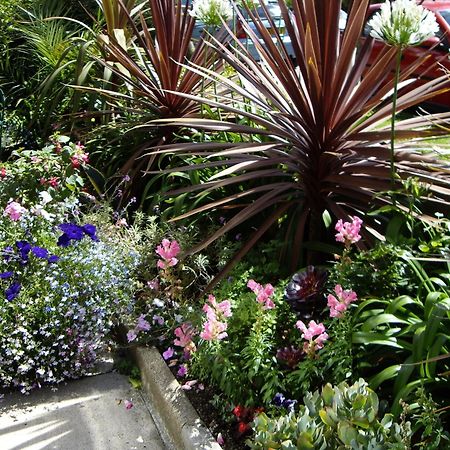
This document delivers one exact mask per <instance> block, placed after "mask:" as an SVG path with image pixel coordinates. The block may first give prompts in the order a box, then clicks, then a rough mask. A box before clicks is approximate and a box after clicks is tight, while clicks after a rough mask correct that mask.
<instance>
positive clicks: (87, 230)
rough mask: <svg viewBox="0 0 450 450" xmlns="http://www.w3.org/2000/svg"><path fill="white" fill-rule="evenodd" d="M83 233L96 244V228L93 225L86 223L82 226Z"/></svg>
mask: <svg viewBox="0 0 450 450" xmlns="http://www.w3.org/2000/svg"><path fill="white" fill-rule="evenodd" d="M82 228H83V231H84V232H85V233H86V234H87V235H88V236H89V237H90V238H91V239H92V240H93V241H95V242H98V237H97V235H96V233H97V228H96V227H95V225H91V224H90V223H87V224H86V225H83V227H82Z"/></svg>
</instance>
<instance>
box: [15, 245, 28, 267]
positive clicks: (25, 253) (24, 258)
mask: <svg viewBox="0 0 450 450" xmlns="http://www.w3.org/2000/svg"><path fill="white" fill-rule="evenodd" d="M16 247H17V248H18V250H19V253H20V257H21V258H22V261H21V263H22V264H26V263H27V262H28V254H29V253H30V251H31V244H30V243H29V242H27V241H17V242H16Z"/></svg>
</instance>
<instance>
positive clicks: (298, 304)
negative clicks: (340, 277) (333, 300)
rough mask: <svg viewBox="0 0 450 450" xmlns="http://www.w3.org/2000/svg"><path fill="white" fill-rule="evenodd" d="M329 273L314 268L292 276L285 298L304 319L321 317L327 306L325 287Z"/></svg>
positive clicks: (309, 267) (311, 267) (308, 268)
mask: <svg viewBox="0 0 450 450" xmlns="http://www.w3.org/2000/svg"><path fill="white" fill-rule="evenodd" d="M327 276H328V275H327V272H326V271H325V270H322V269H319V268H317V267H314V266H308V267H307V268H306V270H305V271H303V272H298V273H296V274H295V275H293V276H292V278H291V281H290V282H289V283H288V285H287V286H286V289H285V292H284V296H285V298H286V300H287V301H288V303H289V304H290V305H291V307H292V309H293V310H294V311H295V312H296V313H297V314H298V315H299V317H300V318H302V319H306V320H307V319H310V318H313V317H318V316H320V314H321V312H322V310H323V309H324V308H325V306H326V299H325V296H324V287H325V282H326V280H327Z"/></svg>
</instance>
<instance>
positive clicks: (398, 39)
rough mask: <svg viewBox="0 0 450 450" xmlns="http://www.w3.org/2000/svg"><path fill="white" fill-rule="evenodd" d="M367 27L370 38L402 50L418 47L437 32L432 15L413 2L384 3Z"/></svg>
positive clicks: (403, 0)
mask: <svg viewBox="0 0 450 450" xmlns="http://www.w3.org/2000/svg"><path fill="white" fill-rule="evenodd" d="M368 25H369V26H370V27H371V28H372V30H371V32H370V35H371V36H372V37H374V38H377V39H381V40H383V41H385V42H386V43H387V44H389V45H392V46H399V47H403V48H404V47H407V46H410V45H418V44H420V43H422V42H423V41H425V40H426V39H428V38H430V37H432V36H434V35H435V34H436V33H438V31H439V26H438V24H437V21H436V16H435V15H434V13H433V12H431V11H429V10H427V9H425V8H424V7H423V6H421V5H418V4H417V2H416V1H415V0H396V1H393V2H391V1H386V2H385V3H383V4H382V5H381V8H380V12H378V13H377V14H375V16H374V17H373V18H372V19H371V20H370V21H369V23H368Z"/></svg>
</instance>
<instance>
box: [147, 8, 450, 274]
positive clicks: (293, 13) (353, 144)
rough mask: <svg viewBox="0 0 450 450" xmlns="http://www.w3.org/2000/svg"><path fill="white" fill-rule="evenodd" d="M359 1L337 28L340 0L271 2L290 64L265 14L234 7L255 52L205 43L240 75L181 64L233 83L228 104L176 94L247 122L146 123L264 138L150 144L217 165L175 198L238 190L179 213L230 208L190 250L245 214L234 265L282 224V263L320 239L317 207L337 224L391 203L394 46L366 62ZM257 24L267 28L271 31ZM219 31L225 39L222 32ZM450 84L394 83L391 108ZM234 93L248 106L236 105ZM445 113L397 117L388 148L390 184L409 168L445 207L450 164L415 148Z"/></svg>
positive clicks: (443, 80)
mask: <svg viewBox="0 0 450 450" xmlns="http://www.w3.org/2000/svg"><path fill="white" fill-rule="evenodd" d="M368 3H369V1H368V0H355V1H353V3H352V7H351V9H350V11H349V13H348V19H347V22H346V26H345V29H344V30H343V31H342V30H340V29H339V14H340V9H341V2H340V0H293V2H292V10H290V9H289V8H287V6H286V4H285V1H284V0H279V6H280V8H281V13H282V17H283V20H284V23H285V28H286V31H287V33H288V34H289V36H290V39H291V42H292V46H293V51H294V56H295V58H294V59H295V62H296V64H295V63H294V61H293V60H292V58H290V57H289V55H288V51H287V49H286V47H285V45H284V43H283V39H282V38H281V36H280V35H279V33H278V32H277V31H276V30H277V27H276V23H274V20H273V19H272V18H271V17H270V15H269V14H268V12H267V10H266V14H265V15H264V17H263V19H264V21H262V20H261V17H258V16H257V13H256V12H255V10H252V9H251V8H250V7H247V8H246V9H247V14H248V16H249V17H250V18H251V19H252V21H253V24H254V28H252V26H251V25H250V24H249V23H247V22H246V21H245V20H244V18H243V17H242V15H241V13H240V12H239V10H236V14H237V15H238V17H239V18H240V19H241V22H242V25H243V28H244V30H245V32H246V34H247V36H248V37H249V39H251V41H252V42H253V45H254V46H255V48H256V50H257V53H258V57H255V56H253V55H252V53H251V52H250V51H249V50H248V49H247V46H246V45H245V43H243V42H241V41H239V40H238V39H234V46H225V45H223V44H221V43H220V42H218V41H214V42H213V43H212V44H210V45H211V47H212V48H213V49H214V50H215V52H216V53H217V56H218V57H220V58H223V59H224V60H225V61H226V62H227V63H228V64H229V65H230V66H231V67H232V68H233V69H234V70H235V71H236V73H237V74H238V76H237V77H234V78H225V77H222V76H220V75H218V74H215V73H213V72H211V71H208V70H206V69H204V68H202V67H199V66H197V65H195V64H191V65H190V69H191V70H192V72H193V73H196V74H201V75H203V76H204V77H205V78H206V79H208V80H215V81H217V82H218V83H220V84H221V85H222V86H223V88H224V90H226V89H228V90H229V91H232V92H233V93H234V94H233V100H234V101H235V103H234V104H233V103H230V102H231V99H229V98H228V99H224V100H223V101H217V102H215V101H211V100H209V99H205V98H198V97H195V96H191V95H186V94H185V95H183V97H184V98H186V99H189V100H197V101H199V102H203V103H205V104H207V105H209V106H211V107H214V108H219V109H221V110H223V111H226V112H227V113H231V114H234V115H235V116H236V117H237V118H238V119H239V118H240V119H242V118H246V119H247V121H251V122H252V123H253V126H251V127H244V126H242V125H240V124H239V123H238V122H239V121H238V120H236V119H235V120H234V121H228V122H225V123H224V122H223V121H222V122H221V121H212V120H196V121H193V120H189V119H183V120H171V121H169V120H165V121H159V122H155V125H160V126H161V125H162V126H175V125H176V126H180V125H186V126H189V127H196V128H197V129H203V130H215V129H216V130H228V131H234V132H239V133H246V134H248V135H252V134H253V135H255V134H256V135H259V136H261V135H265V136H266V139H265V142H262V143H261V142H252V141H251V140H248V141H245V142H241V143H237V144H230V143H223V144H217V143H216V144H215V145H214V144H211V143H210V144H209V146H205V144H186V145H176V146H172V147H169V148H166V149H157V150H156V153H158V152H172V153H174V154H176V153H181V154H191V155H195V156H197V157H200V158H203V159H202V160H200V161H201V164H203V163H205V161H207V164H208V167H209V168H211V167H216V169H217V171H216V173H214V175H213V176H211V178H210V179H209V180H208V182H206V183H203V184H200V185H194V186H191V187H189V188H186V189H182V190H179V191H177V192H176V194H180V193H185V192H198V191H200V194H198V196H204V194H205V192H208V191H213V190H219V189H220V190H221V192H223V191H224V188H226V187H228V186H236V185H238V186H240V188H239V191H238V192H237V193H236V192H233V193H232V194H229V195H226V191H225V194H223V197H222V198H220V199H219V200H216V201H214V202H210V203H207V204H203V205H201V206H200V207H197V208H194V209H193V210H191V211H189V212H188V213H186V214H184V215H182V216H180V217H179V218H185V217H189V216H190V215H193V214H197V213H204V212H206V211H210V210H216V209H219V208H221V207H224V206H227V207H231V206H234V207H235V209H234V211H236V212H235V214H234V215H233V216H232V217H231V218H229V220H228V221H227V223H226V224H225V225H224V226H223V227H222V228H221V229H219V230H218V231H217V232H215V233H214V234H213V235H211V236H209V237H208V238H207V239H205V240H204V242H203V243H202V244H201V245H199V246H198V247H196V248H195V249H193V251H198V250H200V249H202V248H204V247H205V246H207V245H209V244H210V243H211V242H213V241H214V240H215V239H217V238H218V237H220V236H222V235H223V234H225V233H226V232H228V231H230V230H231V229H232V228H234V227H236V226H238V225H241V224H242V223H243V222H245V221H249V220H251V221H252V226H253V228H256V230H255V231H254V232H253V233H252V235H251V236H250V237H249V239H248V240H247V242H246V243H245V245H244V246H243V247H242V249H241V251H240V252H239V254H237V256H236V258H235V259H234V261H232V263H234V262H235V261H236V260H237V259H238V258H240V257H241V256H242V255H243V254H245V252H246V251H248V250H249V249H250V248H251V247H252V246H253V245H254V244H255V242H256V241H257V240H258V239H259V238H260V237H261V236H262V235H263V234H264V233H265V232H266V231H267V230H268V229H269V228H271V227H272V226H280V224H281V225H283V226H284V228H285V230H286V231H287V239H286V242H287V243H288V246H289V248H290V249H292V256H291V259H290V261H291V263H292V266H293V267H294V268H296V267H298V261H299V257H300V254H301V248H302V243H304V241H305V240H307V239H313V240H314V239H315V240H317V239H321V238H322V237H323V234H322V231H323V225H322V223H323V221H322V216H323V214H324V213H325V212H327V213H328V214H329V215H331V216H332V218H342V219H345V220H347V219H348V217H349V216H350V215H355V214H358V215H363V214H364V212H365V211H367V210H368V209H369V208H370V207H371V205H374V204H377V205H381V206H383V205H388V204H389V202H390V198H389V195H387V191H389V189H390V175H389V148H388V145H387V143H388V142H389V139H390V131H389V129H388V127H386V125H385V123H386V121H387V119H388V118H389V116H390V113H391V106H390V95H391V91H392V87H393V82H392V76H391V75H390V72H391V70H392V69H393V66H394V63H395V55H396V50H395V49H394V48H390V47H385V48H384V49H383V50H382V51H381V53H380V54H379V55H378V58H377V59H376V61H375V62H374V63H373V64H372V65H371V66H370V67H368V66H367V62H368V60H369V57H370V55H371V51H372V47H373V39H372V38H371V37H368V38H365V39H362V38H361V36H362V30H363V27H364V24H365V20H366V14H367V9H368ZM264 22H265V23H267V22H268V23H269V24H270V27H269V28H270V29H267V28H266V26H265V25H264ZM274 30H275V31H274ZM228 31H229V33H230V34H231V35H232V32H231V30H230V29H228ZM273 34H275V37H273ZM425 62H426V64H427V65H428V67H431V66H432V65H435V64H437V63H436V62H433V61H429V58H428V56H427V55H425V54H424V56H423V58H420V59H419V60H417V61H416V62H414V63H413V64H412V65H411V66H410V67H408V68H407V69H406V70H405V71H404V72H403V73H402V74H401V80H406V79H407V78H409V77H410V76H411V74H413V73H414V71H415V70H417V68H418V67H420V66H421V65H423V64H425ZM422 67H423V66H422ZM448 86H449V79H448V77H447V76H442V77H440V78H438V79H435V80H433V81H430V82H428V83H426V84H424V85H422V86H420V87H417V88H415V89H413V90H409V91H406V90H405V89H401V90H400V92H399V96H398V101H397V111H401V110H404V109H406V108H408V107H411V106H412V105H415V104H417V103H420V102H423V101H425V100H427V99H429V98H431V97H432V96H433V95H435V94H436V93H439V92H442V91H443V90H445V89H447V88H448ZM237 96H241V98H242V99H243V104H247V105H248V103H250V105H251V107H250V108H248V107H247V108H244V107H242V108H237V107H235V106H234V105H236V97H237ZM447 117H448V114H444V115H440V116H425V117H417V118H414V119H410V120H405V121H399V122H398V123H397V132H396V137H397V142H399V143H398V145H397V148H396V151H395V164H396V171H397V173H398V175H399V179H398V180H397V181H396V187H398V188H400V186H401V179H405V178H407V177H410V176H415V177H417V178H418V179H419V180H421V182H423V183H426V184H427V185H428V194H429V197H430V199H429V200H430V201H432V202H435V203H437V204H439V205H440V206H441V207H445V205H446V203H445V202H446V199H448V197H449V195H450V182H449V181H450V180H449V177H448V170H447V171H446V169H445V168H444V165H443V164H442V163H441V162H440V161H438V160H436V159H434V158H433V157H431V156H430V155H427V156H425V155H424V154H423V153H422V152H420V144H419V143H418V141H417V139H419V138H422V137H425V136H430V135H433V134H439V133H443V131H440V130H438V129H436V128H435V127H434V126H433V124H434V123H437V122H439V121H442V120H444V119H445V118H447ZM383 124H384V125H383ZM199 167H201V166H199ZM193 168H194V167H192V166H190V167H188V168H184V170H192V169H193ZM176 170H178V169H176ZM194 198H195V197H194ZM243 199H244V200H245V203H243ZM366 222H367V221H366ZM375 228H376V222H375V221H374V220H372V222H369V223H368V226H367V228H366V229H369V230H371V231H372V232H373V233H374V234H376V230H375ZM378 236H380V235H379V234H378ZM227 269H228V267H226V268H225V270H227Z"/></svg>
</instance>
